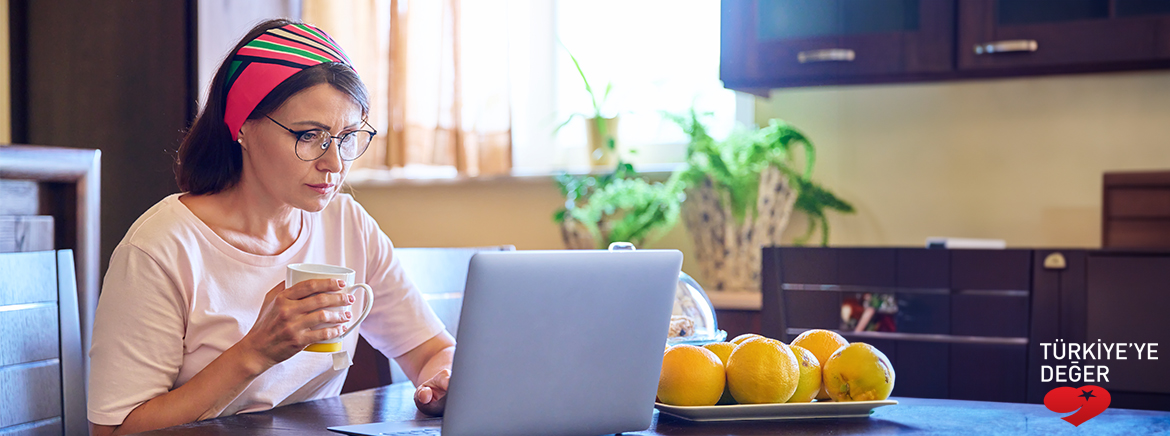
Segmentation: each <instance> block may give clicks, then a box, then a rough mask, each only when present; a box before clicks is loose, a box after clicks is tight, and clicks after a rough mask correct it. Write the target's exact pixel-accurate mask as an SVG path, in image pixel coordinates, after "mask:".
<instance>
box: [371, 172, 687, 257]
mask: <svg viewBox="0 0 1170 436" xmlns="http://www.w3.org/2000/svg"><path fill="white" fill-rule="evenodd" d="M352 193H353V195H354V198H356V199H357V200H358V201H359V202H361V204H362V205H363V206H365V208H366V210H367V211H368V212H369V213H370V215H372V216H373V217H374V219H376V220H377V221H378V224H379V225H381V227H382V230H383V231H385V232H386V234H387V235H389V236H390V239H391V240H392V241H394V245H395V246H397V247H464V246H482V245H515V246H516V248H517V249H521V250H542V249H543V250H548V249H562V248H564V245H563V244H562V242H561V234H560V230H559V228H558V227H557V226H556V225H554V224H553V221H552V216H553V212H555V211H556V209H557V207H558V206H559V205H560V204H561V203H563V202H564V198H563V197H561V196H560V192H559V191H558V190H557V187H556V185H555V184H554V183H553V181H552V178H547V179H545V178H518V179H510V180H493V181H485V182H472V183H467V184H458V185H455V184H433V185H425V186H401V185H398V186H393V187H362V186H358V187H355V188H352ZM688 238H689V236H687V234H686V233H685V232H684V231H683V226H682V225H681V224H680V225H678V226H676V227H675V228H674V229H673V230H671V231H670V232H668V233H667V234H665V235H662V238H661V239H659V240H657V241H653V242H651V243H650V244H648V245H647V246H646V247H641V248H678V249H681V250H683V251H684V253H689V252H690V249H691V247H692V244H691V242H690V240H689V239H688ZM683 269H685V270H687V271H697V270H698V267H697V266H696V265H695V264H693V261H692V260H690V259H686V260H685V261H684V263H683Z"/></svg>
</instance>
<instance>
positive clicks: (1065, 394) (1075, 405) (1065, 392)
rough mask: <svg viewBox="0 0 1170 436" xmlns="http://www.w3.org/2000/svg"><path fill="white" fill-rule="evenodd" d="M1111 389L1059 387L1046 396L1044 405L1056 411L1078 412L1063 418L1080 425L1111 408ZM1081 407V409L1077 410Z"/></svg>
mask: <svg viewBox="0 0 1170 436" xmlns="http://www.w3.org/2000/svg"><path fill="white" fill-rule="evenodd" d="M1110 401H1111V398H1110V397H1109V391H1107V390H1105V388H1103V387H1100V386H1092V385H1088V386H1081V387H1079V388H1072V387H1068V386H1064V387H1059V388H1056V389H1053V390H1051V391H1048V394H1047V395H1045V396H1044V407H1047V408H1048V410H1051V411H1053V412H1056V413H1068V412H1072V411H1074V410H1076V411H1077V413H1074V414H1072V415H1069V416H1066V417H1064V418H1061V419H1063V420H1065V421H1068V422H1069V424H1072V425H1075V426H1078V427H1079V426H1080V425H1081V424H1083V423H1084V422H1085V421H1088V420H1090V419H1093V417H1094V416H1097V415H1100V414H1101V412H1104V411H1105V409H1108V408H1109V402H1110ZM1077 409H1080V410H1077Z"/></svg>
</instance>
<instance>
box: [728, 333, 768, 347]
mask: <svg viewBox="0 0 1170 436" xmlns="http://www.w3.org/2000/svg"><path fill="white" fill-rule="evenodd" d="M762 337H763V336H761V335H758V334H755V333H744V334H742V335H739V336H736V337H735V339H732V340H731V341H730V342H731V343H732V344H735V345H739V344H741V343H743V341H746V340H748V339H751V338H762Z"/></svg>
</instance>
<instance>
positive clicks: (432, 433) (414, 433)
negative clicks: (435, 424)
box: [378, 428, 440, 436]
mask: <svg viewBox="0 0 1170 436" xmlns="http://www.w3.org/2000/svg"><path fill="white" fill-rule="evenodd" d="M378 434H380V435H382V436H439V434H440V433H439V429H437V428H420V429H417V430H403V431H396V432H391V433H378Z"/></svg>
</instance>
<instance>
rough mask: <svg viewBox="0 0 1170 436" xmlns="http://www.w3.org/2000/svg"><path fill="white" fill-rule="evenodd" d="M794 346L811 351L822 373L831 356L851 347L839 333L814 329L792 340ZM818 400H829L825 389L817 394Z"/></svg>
mask: <svg viewBox="0 0 1170 436" xmlns="http://www.w3.org/2000/svg"><path fill="white" fill-rule="evenodd" d="M792 345H796V346H798V347H801V348H804V349H806V350H808V351H811V352H812V354H813V356H816V358H817V361H818V362H820V363H821V371H822V373H823V372H824V369H825V362H826V361H828V360H829V356H830V355H832V354H833V352H834V351H837V349H838V348H841V347H844V346H846V345H849V341H847V340H845V338H844V337H843V336H841V335H840V334H838V333H837V332H834V331H830V330H821V329H813V330H807V331H805V332H804V333H801V334H800V336H797V337H796V338H795V339H793V340H792ZM817 399H818V400H827V399H829V393H828V392H826V391H825V390H824V389H821V392H820V393H819V394H817Z"/></svg>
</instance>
